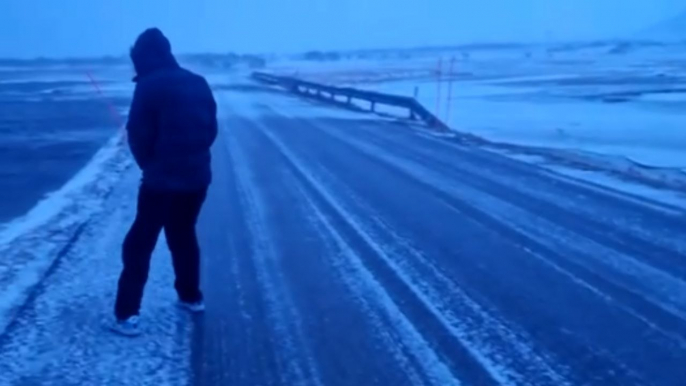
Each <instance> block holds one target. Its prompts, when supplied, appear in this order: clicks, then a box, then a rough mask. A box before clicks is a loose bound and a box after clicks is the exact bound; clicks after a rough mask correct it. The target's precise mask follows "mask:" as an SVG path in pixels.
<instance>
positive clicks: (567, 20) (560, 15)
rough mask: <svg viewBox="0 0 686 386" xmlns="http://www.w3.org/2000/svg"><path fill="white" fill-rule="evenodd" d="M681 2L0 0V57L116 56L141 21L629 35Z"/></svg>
mask: <svg viewBox="0 0 686 386" xmlns="http://www.w3.org/2000/svg"><path fill="white" fill-rule="evenodd" d="M684 9H686V4H684V3H683V0H27V1H23V0H1V1H0V36H2V38H1V39H0V57H35V56H58V57H64V56H92V55H103V54H121V53H125V52H127V50H128V47H129V46H130V45H131V43H132V42H133V40H134V39H135V37H136V35H137V34H138V33H139V32H140V31H141V30H143V29H144V28H147V27H150V26H157V27H160V28H162V30H163V31H164V32H165V33H166V34H167V35H169V37H170V38H171V40H172V44H173V46H174V50H175V51H176V52H201V51H211V52H226V51H239V52H273V51H275V52H292V51H302V50H309V49H348V48H371V47H388V46H414V45H423V44H451V43H462V42H467V41H483V40H503V41H514V40H544V39H552V40H563V39H584V38H595V37H614V36H623V35H625V34H631V33H633V32H635V31H637V30H640V29H642V28H644V27H646V26H649V25H652V24H654V23H656V22H658V21H660V20H663V19H666V18H669V17H671V16H674V15H675V14H677V13H679V12H680V11H683V10H684Z"/></svg>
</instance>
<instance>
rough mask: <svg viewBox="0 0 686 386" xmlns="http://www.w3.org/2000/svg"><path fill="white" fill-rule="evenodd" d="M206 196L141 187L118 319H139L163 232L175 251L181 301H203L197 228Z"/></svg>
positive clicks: (126, 253) (121, 284)
mask: <svg viewBox="0 0 686 386" xmlns="http://www.w3.org/2000/svg"><path fill="white" fill-rule="evenodd" d="M206 194H207V190H205V189H204V190H200V191H194V192H170V191H155V190H151V189H150V188H146V187H145V186H141V188H140V191H139V193H138V212H137V213H136V219H135V221H134V222H133V225H132V226H131V229H130V230H129V233H128V234H127V235H126V239H124V245H123V248H122V260H123V262H124V269H123V271H122V273H121V276H120V278H119V288H118V291H117V300H116V304H115V310H114V313H115V316H116V317H117V318H118V319H120V320H121V319H126V318H128V317H130V316H133V315H138V312H139V310H140V306H141V300H142V298H143V289H144V288H145V282H146V281H147V280H148V271H149V270H150V258H151V256H152V252H153V250H154V249H155V245H156V244H157V238H158V236H159V234H160V231H161V230H162V229H164V234H165V236H166V238H167V245H168V246H169V250H170V251H171V256H172V262H173V265H174V273H175V274H176V282H175V288H176V292H177V294H178V296H179V299H180V300H182V301H188V302H194V301H199V300H202V293H201V292H200V249H199V247H198V240H197V238H196V234H195V224H196V222H197V220H198V214H199V213H200V208H201V207H202V204H203V202H204V201H205V196H206Z"/></svg>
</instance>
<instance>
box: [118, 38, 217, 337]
mask: <svg viewBox="0 0 686 386" xmlns="http://www.w3.org/2000/svg"><path fill="white" fill-rule="evenodd" d="M131 60H132V62H133V65H134V68H135V71H136V76H135V78H134V79H133V80H134V82H136V89H135V91H134V95H133V101H132V102H131V108H130V112H129V118H128V122H127V125H126V130H127V134H128V141H129V146H130V148H131V152H132V154H133V157H134V158H135V160H136V163H137V164H138V166H139V167H140V169H141V170H142V172H143V179H142V182H141V185H140V189H139V193H138V208H137V213H136V218H135V220H134V222H133V225H132V226H131V229H130V230H129V232H128V234H127V235H126V238H125V240H124V244H123V247H122V260H123V265H124V268H123V270H122V273H121V276H120V278H119V283H118V291H117V298H116V302H115V310H114V313H115V317H116V321H115V323H114V324H113V326H112V329H113V330H114V331H115V332H117V333H120V334H123V335H130V336H133V335H138V334H139V333H140V329H139V322H138V314H139V310H140V306H141V300H142V298H143V289H144V287H145V283H146V281H147V279H148V271H149V268H150V259H151V256H152V252H153V250H154V249H155V245H156V244H157V239H158V236H159V234H160V232H161V231H162V230H164V233H165V236H166V239H167V245H168V247H169V249H170V251H171V256H172V263H173V266H174V273H175V275H176V281H175V288H176V292H177V294H178V298H179V305H180V306H182V307H184V308H186V309H188V310H190V311H193V312H201V311H203V310H204V302H203V295H202V292H201V291H200V250H199V246H198V241H197V238H196V233H195V225H196V222H197V219H198V215H199V213H200V209H201V207H202V205H203V202H204V201H205V196H206V194H207V189H208V186H209V185H210V182H211V179H212V172H211V169H210V158H211V155H210V147H211V146H212V144H213V143H214V140H215V138H216V137H217V105H216V102H215V100H214V96H213V94H212V90H211V89H210V86H209V84H208V83H207V81H206V80H205V79H204V78H203V77H201V76H199V75H196V74H194V73H192V72H190V71H188V70H185V69H183V68H181V67H180V66H179V64H178V63H177V61H176V59H175V58H174V55H173V54H172V50H171V44H170V43H169V40H168V39H167V38H166V37H165V36H164V34H163V33H162V32H161V31H160V30H159V29H156V28H152V29H148V30H146V31H144V32H143V33H142V34H141V35H140V36H139V37H138V39H137V40H136V43H135V44H134V46H133V47H132V48H131Z"/></svg>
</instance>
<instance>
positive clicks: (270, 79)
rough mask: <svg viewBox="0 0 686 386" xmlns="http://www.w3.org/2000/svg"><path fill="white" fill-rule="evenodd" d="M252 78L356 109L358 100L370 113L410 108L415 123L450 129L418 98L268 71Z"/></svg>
mask: <svg viewBox="0 0 686 386" xmlns="http://www.w3.org/2000/svg"><path fill="white" fill-rule="evenodd" d="M252 78H253V79H255V80H256V81H258V82H261V83H265V84H269V85H274V86H280V87H283V88H285V89H286V90H288V91H290V92H292V93H295V94H300V95H303V96H307V97H313V98H317V99H319V100H322V101H327V102H332V103H336V104H341V103H343V104H346V105H348V106H351V107H352V106H353V102H355V101H365V102H368V103H369V110H370V111H371V112H377V109H376V108H377V106H378V105H387V106H393V107H400V108H406V109H407V110H408V118H410V119H412V120H421V121H423V122H425V123H426V124H427V125H428V126H429V127H431V128H434V129H438V130H441V131H447V130H448V126H447V125H446V124H445V123H443V122H442V121H441V120H440V119H438V118H437V117H436V116H435V115H433V114H432V113H431V112H430V111H429V110H427V109H426V108H425V107H424V106H422V104H421V103H419V102H418V101H417V100H416V99H414V98H411V97H405V96H399V95H393V94H384V93H379V92H374V91H365V90H358V89H355V88H351V87H336V86H327V85H324V84H320V83H314V82H309V81H306V80H301V79H297V78H293V77H288V76H278V75H273V74H268V73H265V72H253V73H252ZM339 97H343V99H344V100H343V101H341V100H339ZM358 107H359V106H358Z"/></svg>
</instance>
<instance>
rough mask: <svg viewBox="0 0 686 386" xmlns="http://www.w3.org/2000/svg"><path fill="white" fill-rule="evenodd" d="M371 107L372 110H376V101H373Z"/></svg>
mask: <svg viewBox="0 0 686 386" xmlns="http://www.w3.org/2000/svg"><path fill="white" fill-rule="evenodd" d="M371 108H372V111H373V112H376V102H374V101H372V106H371Z"/></svg>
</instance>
